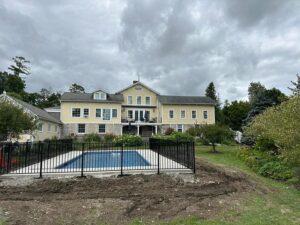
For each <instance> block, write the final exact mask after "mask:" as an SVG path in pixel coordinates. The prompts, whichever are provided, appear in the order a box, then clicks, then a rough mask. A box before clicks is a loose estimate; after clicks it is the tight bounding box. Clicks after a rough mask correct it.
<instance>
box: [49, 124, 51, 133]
mask: <svg viewBox="0 0 300 225" xmlns="http://www.w3.org/2000/svg"><path fill="white" fill-rule="evenodd" d="M48 132H51V124H50V123H48Z"/></svg>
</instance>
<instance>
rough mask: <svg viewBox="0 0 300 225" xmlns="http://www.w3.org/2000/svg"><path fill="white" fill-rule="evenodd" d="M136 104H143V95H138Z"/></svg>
mask: <svg viewBox="0 0 300 225" xmlns="http://www.w3.org/2000/svg"><path fill="white" fill-rule="evenodd" d="M136 104H137V105H141V104H142V96H136Z"/></svg>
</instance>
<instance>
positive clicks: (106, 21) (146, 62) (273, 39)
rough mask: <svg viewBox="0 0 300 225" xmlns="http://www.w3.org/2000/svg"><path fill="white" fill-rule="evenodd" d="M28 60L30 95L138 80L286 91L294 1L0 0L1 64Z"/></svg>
mask: <svg viewBox="0 0 300 225" xmlns="http://www.w3.org/2000/svg"><path fill="white" fill-rule="evenodd" d="M16 55H21V56H24V57H26V58H27V59H28V60H30V61H31V72H32V74H31V75H30V76H29V77H28V78H27V79H26V81H27V90H28V91H39V90H40V89H41V88H49V89H52V90H53V91H54V90H55V91H56V90H57V91H66V90H67V89H68V87H69V86H70V84H71V83H73V82H76V83H79V84H81V85H83V86H84V87H85V88H86V90H87V91H93V90H96V89H104V90H107V91H108V92H112V93H113V92H116V91H118V90H119V89H122V88H123V87H125V86H127V85H130V84H131V82H132V80H136V79H137V77H138V74H139V75H140V77H141V81H142V82H144V83H145V84H147V85H149V86H150V87H152V88H153V89H155V90H157V91H158V92H160V93H161V94H172V95H204V90H205V88H206V86H207V85H208V83H209V82H210V81H213V82H214V83H215V85H216V87H217V91H218V92H219V94H220V97H221V99H222V100H225V99H229V100H234V99H245V98H246V97H247V87H248V85H249V83H250V82H251V81H260V82H262V83H263V84H265V85H266V86H267V87H277V88H279V89H280V90H282V91H283V92H285V93H287V94H289V91H288V89H287V87H288V86H290V81H291V80H295V78H296V76H295V75H296V74H297V73H300V0H295V1H293V0H243V1H241V0H199V1H197V0H184V1H183V0H172V1H171V0H170V1H169V0H128V1H125V0H124V1H123V0H119V1H118V0H94V1H92V0H86V1H82V0H69V1H64V0H51V1H50V0H26V1H24V0H0V70H1V71H3V70H7V67H8V66H9V65H10V64H11V60H10V59H11V58H12V57H13V56H16Z"/></svg>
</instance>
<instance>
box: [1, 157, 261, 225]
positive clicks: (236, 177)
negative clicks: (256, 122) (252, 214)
mask: <svg viewBox="0 0 300 225" xmlns="http://www.w3.org/2000/svg"><path fill="white" fill-rule="evenodd" d="M186 180H188V181H186ZM256 188H257V184H256V183H254V182H251V181H249V179H248V178H247V176H246V175H244V174H241V173H239V172H234V171H227V170H224V169H222V168H218V167H215V166H212V165H210V164H208V163H206V162H204V161H198V162H197V173H196V175H195V176H190V177H189V175H181V176H168V175H132V176H124V177H120V178H105V179H97V178H93V177H87V178H85V179H83V178H73V179H61V180H55V179H45V180H40V181H36V182H35V183H33V184H31V185H29V186H25V187H2V188H1V192H0V205H1V206H0V208H2V210H3V211H4V212H6V214H7V215H8V216H7V217H8V218H9V222H10V223H11V224H23V225H26V224H44V225H47V224H76V223H83V222H84V223H85V224H99V223H109V224H126V222H127V221H129V220H131V219H133V218H143V220H145V221H149V222H150V221H156V220H161V219H174V218H176V217H187V216H197V217H204V218H207V217H210V215H214V214H216V213H218V212H219V211H220V210H221V209H222V208H225V207H226V208H228V207H230V206H232V207H236V205H238V204H239V203H238V202H239V200H240V199H241V198H242V196H243V195H245V193H248V192H250V191H252V190H254V189H256Z"/></svg>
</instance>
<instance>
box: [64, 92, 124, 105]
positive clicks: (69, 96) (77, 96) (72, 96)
mask: <svg viewBox="0 0 300 225" xmlns="http://www.w3.org/2000/svg"><path fill="white" fill-rule="evenodd" d="M61 101H85V102H120V103H121V102H123V95H121V94H107V100H95V99H93V93H72V92H65V93H63V95H62V96H61Z"/></svg>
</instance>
